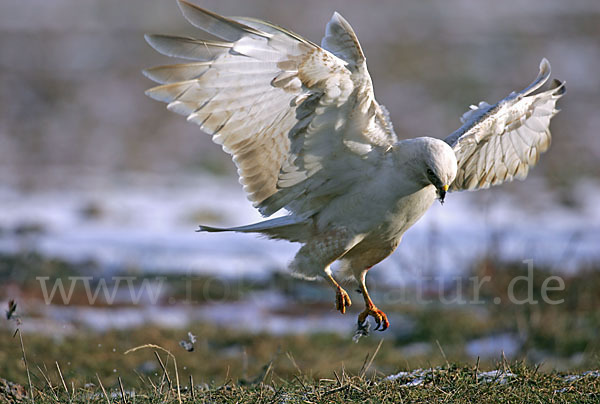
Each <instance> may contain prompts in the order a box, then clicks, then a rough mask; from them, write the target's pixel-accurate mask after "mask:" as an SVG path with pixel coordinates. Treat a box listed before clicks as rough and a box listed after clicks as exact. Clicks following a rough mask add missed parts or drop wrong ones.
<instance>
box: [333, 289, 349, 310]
mask: <svg viewBox="0 0 600 404" xmlns="http://www.w3.org/2000/svg"><path fill="white" fill-rule="evenodd" d="M351 305H352V301H351V300H350V296H349V295H348V293H347V292H346V291H345V290H344V289H342V287H341V286H339V285H338V287H337V289H336V292H335V309H336V310H338V311H339V312H340V313H342V314H345V313H346V307H350V306H351Z"/></svg>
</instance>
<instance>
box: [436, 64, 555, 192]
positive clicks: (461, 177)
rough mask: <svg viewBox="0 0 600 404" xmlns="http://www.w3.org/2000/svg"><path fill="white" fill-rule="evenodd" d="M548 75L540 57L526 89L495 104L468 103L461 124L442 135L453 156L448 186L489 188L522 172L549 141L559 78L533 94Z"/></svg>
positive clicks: (513, 93) (548, 69)
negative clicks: (453, 169) (455, 168)
mask: <svg viewBox="0 0 600 404" xmlns="http://www.w3.org/2000/svg"><path fill="white" fill-rule="evenodd" d="M549 77H550V63H548V61H547V60H546V59H543V60H542V62H541V63H540V72H539V74H538V76H537V78H536V79H535V80H534V81H533V82H532V83H531V84H530V85H529V86H528V87H527V88H525V89H523V90H521V91H519V92H512V93H511V94H510V95H509V96H508V97H506V98H504V99H503V100H502V101H500V102H499V103H497V104H495V105H489V104H487V103H486V102H480V103H479V105H478V106H475V105H473V106H471V110H470V111H468V112H466V113H465V114H464V115H463V116H462V118H461V121H462V122H463V125H462V126H461V127H460V128H459V129H457V130H456V131H455V132H454V133H452V134H451V135H450V136H448V137H447V138H446V139H444V141H445V142H446V143H448V144H449V145H450V146H451V147H452V148H453V149H454V152H455V154H456V159H457V161H458V172H457V175H456V179H455V180H454V182H453V184H452V185H451V187H450V189H451V190H455V191H456V190H474V189H480V188H488V187H489V186H491V185H499V184H502V183H503V182H507V181H512V179H513V178H514V177H516V178H519V179H524V178H525V177H526V176H527V173H528V172H529V168H530V167H532V166H533V165H535V164H536V163H537V161H538V159H539V157H540V154H541V153H543V152H545V151H546V150H547V149H548V147H549V146H550V130H549V126H550V119H551V118H552V117H553V116H554V115H555V114H556V113H557V112H558V110H557V109H556V102H557V101H558V99H559V98H560V97H562V95H563V94H564V93H565V85H564V83H561V82H560V81H558V80H554V81H553V83H552V85H551V88H550V89H549V90H547V91H543V92H539V93H535V91H536V90H538V89H539V88H540V87H541V86H543V85H544V83H545V82H546V81H547V80H548V78H549Z"/></svg>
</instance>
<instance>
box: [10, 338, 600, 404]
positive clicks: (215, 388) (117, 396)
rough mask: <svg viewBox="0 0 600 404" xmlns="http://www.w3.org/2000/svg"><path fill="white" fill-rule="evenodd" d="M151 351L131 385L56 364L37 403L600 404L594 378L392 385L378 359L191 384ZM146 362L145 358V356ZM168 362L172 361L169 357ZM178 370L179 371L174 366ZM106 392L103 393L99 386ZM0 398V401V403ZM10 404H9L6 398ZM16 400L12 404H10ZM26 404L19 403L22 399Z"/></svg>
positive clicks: (437, 377)
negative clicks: (318, 373)
mask: <svg viewBox="0 0 600 404" xmlns="http://www.w3.org/2000/svg"><path fill="white" fill-rule="evenodd" d="M142 348H146V350H147V351H152V350H153V351H154V352H155V355H156V359H157V360H156V361H157V362H158V363H159V364H160V371H159V372H156V373H155V374H154V375H151V376H147V375H142V374H140V373H139V372H135V370H128V371H127V373H136V374H137V376H138V380H136V381H132V382H130V383H127V382H123V381H122V379H121V378H120V377H118V378H117V382H116V383H113V384H112V385H106V380H104V381H103V380H102V378H101V377H100V376H99V375H96V378H95V380H94V381H93V382H92V381H89V382H87V383H85V384H83V385H81V380H73V379H72V378H71V377H69V376H68V375H66V376H64V377H63V375H62V372H61V370H60V366H59V365H58V363H57V365H56V372H54V373H57V374H58V376H56V375H54V378H55V379H56V377H58V380H54V382H52V381H51V379H52V378H53V375H52V374H51V373H53V372H51V371H49V370H48V369H46V370H45V372H44V371H42V370H41V369H40V370H39V373H40V374H41V375H42V377H43V379H44V381H40V382H38V383H36V384H35V387H34V390H35V391H34V397H35V402H37V403H52V404H54V403H63V402H70V403H104V402H106V403H109V404H110V403H119V402H120V403H182V402H186V403H205V402H210V403H274V402H277V403H404V402H410V403H438V402H439V403H442V402H444V403H446V402H452V403H472V402H497V403H514V402H527V403H529V402H548V403H550V402H551V403H572V402H578V403H597V402H598V400H600V377H599V375H598V374H597V373H588V374H584V375H576V376H574V375H563V374H559V373H556V372H552V373H542V372H539V371H538V368H535V367H530V366H527V365H525V364H523V363H512V364H508V363H507V362H506V361H502V362H500V363H498V364H497V365H496V368H497V369H498V370H497V371H495V372H485V373H482V371H481V370H480V369H479V363H478V362H477V363H475V364H473V365H470V366H469V365H459V364H447V365H445V366H440V367H430V368H427V369H418V370H416V371H412V372H406V373H405V374H402V375H400V376H399V377H397V378H395V379H394V380H390V378H389V377H382V375H380V374H378V373H377V372H373V373H371V374H369V375H368V370H369V368H370V367H371V365H372V364H373V360H374V359H375V356H376V354H377V351H375V352H374V353H373V354H370V355H368V356H367V357H365V359H364V361H363V363H362V365H361V367H360V369H359V370H358V371H357V372H354V373H353V372H352V371H347V370H346V368H345V367H343V366H342V367H341V368H340V369H338V370H337V371H333V372H332V373H331V375H329V377H315V376H314V375H312V374H310V373H306V372H304V371H303V370H302V369H301V368H300V367H299V366H298V364H297V363H296V362H295V360H294V358H293V356H291V355H288V359H289V361H290V362H291V363H292V364H293V366H294V367H295V372H294V373H293V374H292V375H286V376H285V377H282V376H281V375H280V374H278V372H277V370H276V366H274V362H273V361H270V362H268V363H267V364H265V365H264V366H263V367H262V369H261V371H260V372H259V373H258V374H257V375H256V377H254V378H253V379H252V380H246V379H234V378H231V377H227V379H226V380H224V381H223V382H219V383H217V382H211V383H203V382H201V383H198V382H194V378H193V377H192V376H191V375H188V376H187V377H183V374H181V373H180V368H178V367H176V366H175V365H171V366H169V363H168V362H166V361H165V359H164V358H166V357H165V356H164V355H163V359H162V360H161V359H160V356H159V354H158V352H162V351H163V349H162V348H160V347H157V346H154V345H149V346H142V347H139V348H138V349H140V351H139V352H130V353H129V354H140V355H141V354H142V353H144V352H143V350H142ZM145 354H146V355H147V357H151V355H150V353H149V352H145ZM169 357H172V358H173V362H172V363H173V364H175V363H176V362H175V357H174V356H172V355H171V354H170V353H169ZM179 366H181V365H179ZM105 385H106V387H105ZM1 394H2V393H1V391H0V398H1V397H2V395H1ZM13 398H14V397H13ZM16 401H17V400H15V402H16ZM21 401H22V402H25V401H26V400H25V398H24V397H22V398H21Z"/></svg>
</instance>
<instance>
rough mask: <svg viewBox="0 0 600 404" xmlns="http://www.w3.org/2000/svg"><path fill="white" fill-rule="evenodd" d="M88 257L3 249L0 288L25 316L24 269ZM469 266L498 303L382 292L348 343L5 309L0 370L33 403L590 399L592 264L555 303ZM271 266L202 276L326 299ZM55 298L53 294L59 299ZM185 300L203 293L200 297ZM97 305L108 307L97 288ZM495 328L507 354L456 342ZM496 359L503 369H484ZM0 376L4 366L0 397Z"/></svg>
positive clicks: (594, 326) (594, 391)
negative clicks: (371, 328)
mask: <svg viewBox="0 0 600 404" xmlns="http://www.w3.org/2000/svg"><path fill="white" fill-rule="evenodd" d="M89 266H92V267H93V263H86V264H84V265H83V267H82V268H75V267H73V266H70V265H69V264H67V263H64V262H61V261H57V260H46V259H44V258H43V257H40V256H37V255H30V256H28V257H25V258H23V257H19V256H12V257H0V278H1V279H4V280H6V282H5V283H4V284H3V285H4V286H2V285H0V300H2V299H6V298H7V297H9V292H8V291H9V290H10V289H9V288H11V287H12V288H14V287H18V289H19V291H20V296H21V301H19V302H18V304H19V305H18V306H17V308H16V312H15V313H16V314H17V315H21V314H22V312H21V310H25V311H27V309H26V307H27V306H28V305H29V310H28V313H27V314H28V317H24V318H23V319H22V321H23V322H24V324H23V325H24V326H27V325H31V324H32V323H33V321H32V318H33V317H32V316H35V314H34V313H35V310H34V308H35V306H36V305H38V306H39V305H40V304H41V303H40V296H39V283H37V282H36V281H35V280H32V277H31V276H24V275H23V274H24V273H36V274H42V275H46V276H51V277H52V276H55V277H59V276H65V277H66V276H69V275H75V276H77V275H81V274H82V273H85V272H83V271H88V270H89ZM16 268H19V269H20V271H17V270H16ZM549 273H550V272H548V271H547V270H544V269H536V270H535V271H534V273H533V274H532V276H533V281H534V282H533V288H534V291H535V294H534V296H533V297H534V298H535V299H541V296H540V295H539V290H540V287H541V282H543V280H544V279H546V278H547V276H548V275H549ZM471 275H477V276H480V277H483V276H490V277H491V279H492V281H490V282H488V283H486V284H485V285H484V286H483V287H482V288H481V290H480V291H479V294H480V296H479V297H480V298H481V300H483V301H486V302H490V301H493V299H494V298H496V297H500V298H501V299H502V303H501V304H481V305H475V306H473V305H469V304H440V303H439V302H435V301H434V302H432V303H427V304H414V303H411V302H410V301H409V302H407V303H403V304H401V305H400V304H388V305H387V306H386V305H384V306H382V309H384V310H385V311H386V312H387V313H388V314H389V315H390V316H391V317H390V318H393V319H394V320H395V322H393V327H394V328H393V329H391V330H390V331H387V332H385V333H382V334H379V333H374V334H373V335H372V336H370V337H369V338H364V339H361V340H360V342H359V343H358V344H355V343H353V342H352V340H351V335H340V334H334V333H326V332H315V333H306V334H301V335H298V334H296V335H294V334H290V335H273V334H269V333H266V332H249V331H247V330H243V329H239V327H235V325H232V326H217V325H215V324H210V323H191V324H189V325H188V326H187V327H186V329H170V328H164V327H158V326H149V325H145V326H143V327H140V328H131V329H127V330H117V329H113V330H109V331H106V332H93V331H91V330H87V329H85V328H78V325H77V324H75V325H74V326H75V328H76V330H77V331H76V332H72V333H63V332H60V330H57V332H56V333H54V334H51V335H49V334H48V333H47V331H46V333H36V332H35V331H34V330H32V329H31V328H29V329H27V327H25V328H23V329H24V330H28V331H23V333H22V334H21V333H14V330H15V323H13V322H12V321H11V322H2V323H0V325H2V326H3V327H0V377H2V378H5V379H7V380H10V381H11V382H16V383H19V384H21V385H22V386H23V388H24V390H27V391H30V390H33V391H34V395H35V397H36V402H41V403H58V402H86V403H88V402H90V403H94V402H102V403H106V402H107V401H109V402H112V403H117V402H121V403H122V402H123V401H124V400H125V401H127V402H128V403H134V402H136V403H137V402H139V403H143V402H148V403H159V402H167V403H170V402H173V403H176V402H179V394H180V395H181V400H182V401H185V402H199V403H200V402H217V403H219V402H232V403H233V402H277V403H295V402H298V403H301V402H302V403H310V402H340V403H341V402H344V403H348V402H423V403H425V402H458V403H461V402H495V401H497V402H500V403H502V402H556V403H560V402H584V403H585V402H589V403H592V402H598V401H599V400H600V395H599V393H600V378H599V377H598V373H597V372H592V373H587V374H586V373H585V372H586V371H589V370H590V369H598V368H599V367H600V366H599V365H600V356H599V353H600V342H599V341H600V335H599V334H598V330H599V329H600V295H598V293H597V291H598V290H599V288H600V271H598V270H597V268H589V269H588V270H587V271H586V270H582V271H579V272H577V273H575V274H572V275H568V276H567V275H563V279H564V282H565V289H564V291H561V292H554V294H552V295H551V297H552V299H554V300H556V299H564V302H563V303H562V304H558V305H549V304H543V303H540V304H535V305H529V304H526V305H517V304H508V303H505V301H506V299H505V297H506V296H505V291H506V290H507V284H509V283H510V281H511V279H514V278H515V277H517V276H524V275H527V272H526V269H525V268H524V266H523V265H522V263H516V264H510V263H503V264H501V263H498V262H495V261H486V260H484V261H482V262H480V263H479V264H478V265H477V266H476V267H475V268H474V269H473V272H472V274H471ZM275 277H276V279H274V280H273V279H270V280H266V281H265V282H264V284H263V283H261V282H258V281H252V282H243V281H239V280H237V281H235V282H234V283H233V284H226V283H219V282H217V283H212V284H210V285H212V286H214V285H217V286H218V287H223V288H224V289H223V291H220V290H213V289H214V288H211V292H213V293H215V294H217V295H219V294H220V293H224V291H227V296H228V299H230V301H241V302H243V301H244V299H245V298H247V297H248V296H249V295H251V294H252V293H254V292H256V291H257V290H258V291H264V290H272V289H276V290H280V291H282V293H284V294H285V295H286V296H288V297H290V296H291V297H292V298H293V299H294V300H295V301H296V304H295V307H293V306H294V305H292V307H286V308H285V310H288V311H292V312H294V313H295V315H305V314H304V313H305V312H306V311H311V310H312V312H313V313H316V315H320V314H319V313H328V311H331V308H330V305H331V302H330V301H329V300H323V301H320V300H319V299H315V296H324V299H328V298H329V297H330V295H329V294H328V292H329V291H328V290H326V289H320V286H319V285H315V284H305V283H302V282H298V281H296V280H291V279H288V278H286V277H282V276H281V275H276V276H275ZM207 282H208V280H206V279H197V280H195V282H194V284H193V286H194V290H193V291H192V292H193V294H194V295H196V294H197V293H196V292H197V290H196V289H200V290H201V289H204V288H206V287H207V285H209V283H207ZM168 283H169V287H170V294H169V297H171V298H175V299H177V300H181V299H184V298H185V296H186V293H187V290H186V284H185V283H184V282H182V281H181V279H178V278H177V277H174V278H170V279H168ZM11 285H12V286H11ZM15 285H16V286H15ZM524 287H526V285H525V284H524V283H523V284H518V285H517V287H516V288H515V294H516V295H517V297H520V296H521V295H522V293H523V292H525V290H522V289H523V288H524ZM373 290H374V293H375V294H378V293H379V294H380V296H378V297H377V301H382V302H385V299H383V297H384V296H385V295H386V293H390V291H387V290H386V289H385V285H377V286H376V287H374V288H373ZM464 290H468V288H467V287H465V288H464ZM449 293H451V290H450V291H449ZM3 294H4V295H3ZM446 297H448V298H451V297H452V296H446ZM466 298H470V296H466ZM55 304H56V305H57V306H60V303H59V302H55ZM158 304H163V305H164V304H167V303H166V302H162V303H161V302H159V303H158ZM195 304H198V305H204V304H208V302H206V301H202V300H201V299H200V300H199V301H198V302H196V303H195ZM72 305H74V306H78V305H80V306H81V305H83V306H85V299H84V297H83V294H82V291H81V290H79V289H77V290H75V293H74V299H73V302H72ZM97 305H98V306H101V307H103V308H105V309H106V308H108V306H106V305H105V304H103V303H102V301H99V302H98V304H97ZM324 307H325V308H324ZM300 308H301V309H300ZM353 309H354V308H353ZM354 310H356V309H354ZM9 311H10V309H9ZM32 313H33V314H32ZM292 314H293V313H292ZM355 314H356V313H354V312H352V313H349V314H347V315H346V316H347V319H348V321H353V317H354V316H355ZM401 319H404V320H402V321H401ZM37 320H39V319H37ZM403 321H404V324H403ZM28 322H30V323H29V324H28ZM6 325H8V326H6ZM188 330H190V331H192V332H193V333H194V334H195V335H196V336H197V342H196V343H195V345H194V350H193V351H192V352H188V351H186V350H185V349H183V348H182V347H181V346H180V344H179V342H180V341H181V340H183V339H185V338H186V337H187V332H188ZM502 333H509V334H512V335H518V336H519V338H520V340H521V343H522V345H521V346H520V348H519V350H518V352H516V353H514V354H513V355H512V356H511V360H510V361H508V360H506V359H505V358H504V357H503V355H502V352H501V351H500V349H498V352H497V355H496V356H495V357H492V358H489V357H481V358H480V359H476V358H472V357H470V356H469V355H467V354H466V352H465V345H466V344H467V342H468V341H471V340H473V339H478V338H486V337H488V336H493V335H498V334H502ZM21 339H22V341H21ZM383 339H385V340H383ZM146 344H154V345H157V346H160V347H162V348H164V349H166V350H167V351H169V352H170V353H171V354H172V355H169V354H166V353H165V351H163V350H162V349H160V348H154V347H148V348H144V349H140V350H138V351H135V352H130V353H128V354H125V352H127V351H128V350H130V349H132V348H135V347H138V346H143V345H146ZM410 347H413V350H412V351H411V349H410ZM415 347H416V348H417V349H414V348H415ZM421 348H424V349H421ZM536 355H537V356H536ZM24 357H26V361H24V360H23V359H24ZM540 357H543V358H544V359H543V361H541V360H540V359H539V358H540ZM175 360H176V362H177V374H176V373H175V366H174V365H175ZM498 369H500V370H501V371H502V372H503V373H502V374H503V375H504V376H502V374H498V375H496V374H495V373H494V374H492V376H491V377H490V376H489V375H488V376H486V377H483V376H482V375H485V373H484V372H487V371H491V370H498ZM165 370H166V371H165ZM558 370H561V371H560V372H559V371H558ZM401 371H403V372H406V373H404V374H403V375H402V377H398V378H397V379H396V380H388V379H387V376H389V375H394V374H397V373H398V372H401ZM167 375H168V377H167ZM494 375H496V376H497V377H496V376H494ZM573 375H578V376H577V377H575V376H573ZM176 376H178V377H176ZM29 379H30V380H31V382H30V381H29ZM177 379H179V384H180V389H179V393H178V392H177V388H176V386H177V382H176V381H177ZM30 385H31V387H30ZM191 385H193V386H194V388H193V389H191V388H190V386H191ZM2 386H3V384H2V381H1V380H0V402H2V397H3V396H2V391H3V388H2ZM123 396H125V399H123Z"/></svg>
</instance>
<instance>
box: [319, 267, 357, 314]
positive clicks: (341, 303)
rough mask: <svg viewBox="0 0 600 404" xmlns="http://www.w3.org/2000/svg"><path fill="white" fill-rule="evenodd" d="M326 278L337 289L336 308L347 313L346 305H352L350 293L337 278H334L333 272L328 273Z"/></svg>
mask: <svg viewBox="0 0 600 404" xmlns="http://www.w3.org/2000/svg"><path fill="white" fill-rule="evenodd" d="M325 279H327V280H328V281H329V283H330V284H331V286H332V287H333V288H334V289H335V309H336V310H338V311H339V312H340V313H342V314H345V313H346V307H350V305H352V301H351V300H350V296H348V293H347V292H346V291H345V290H344V289H343V288H342V287H341V286H340V284H339V283H337V281H336V280H335V279H333V276H331V274H327V276H326V277H325Z"/></svg>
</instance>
